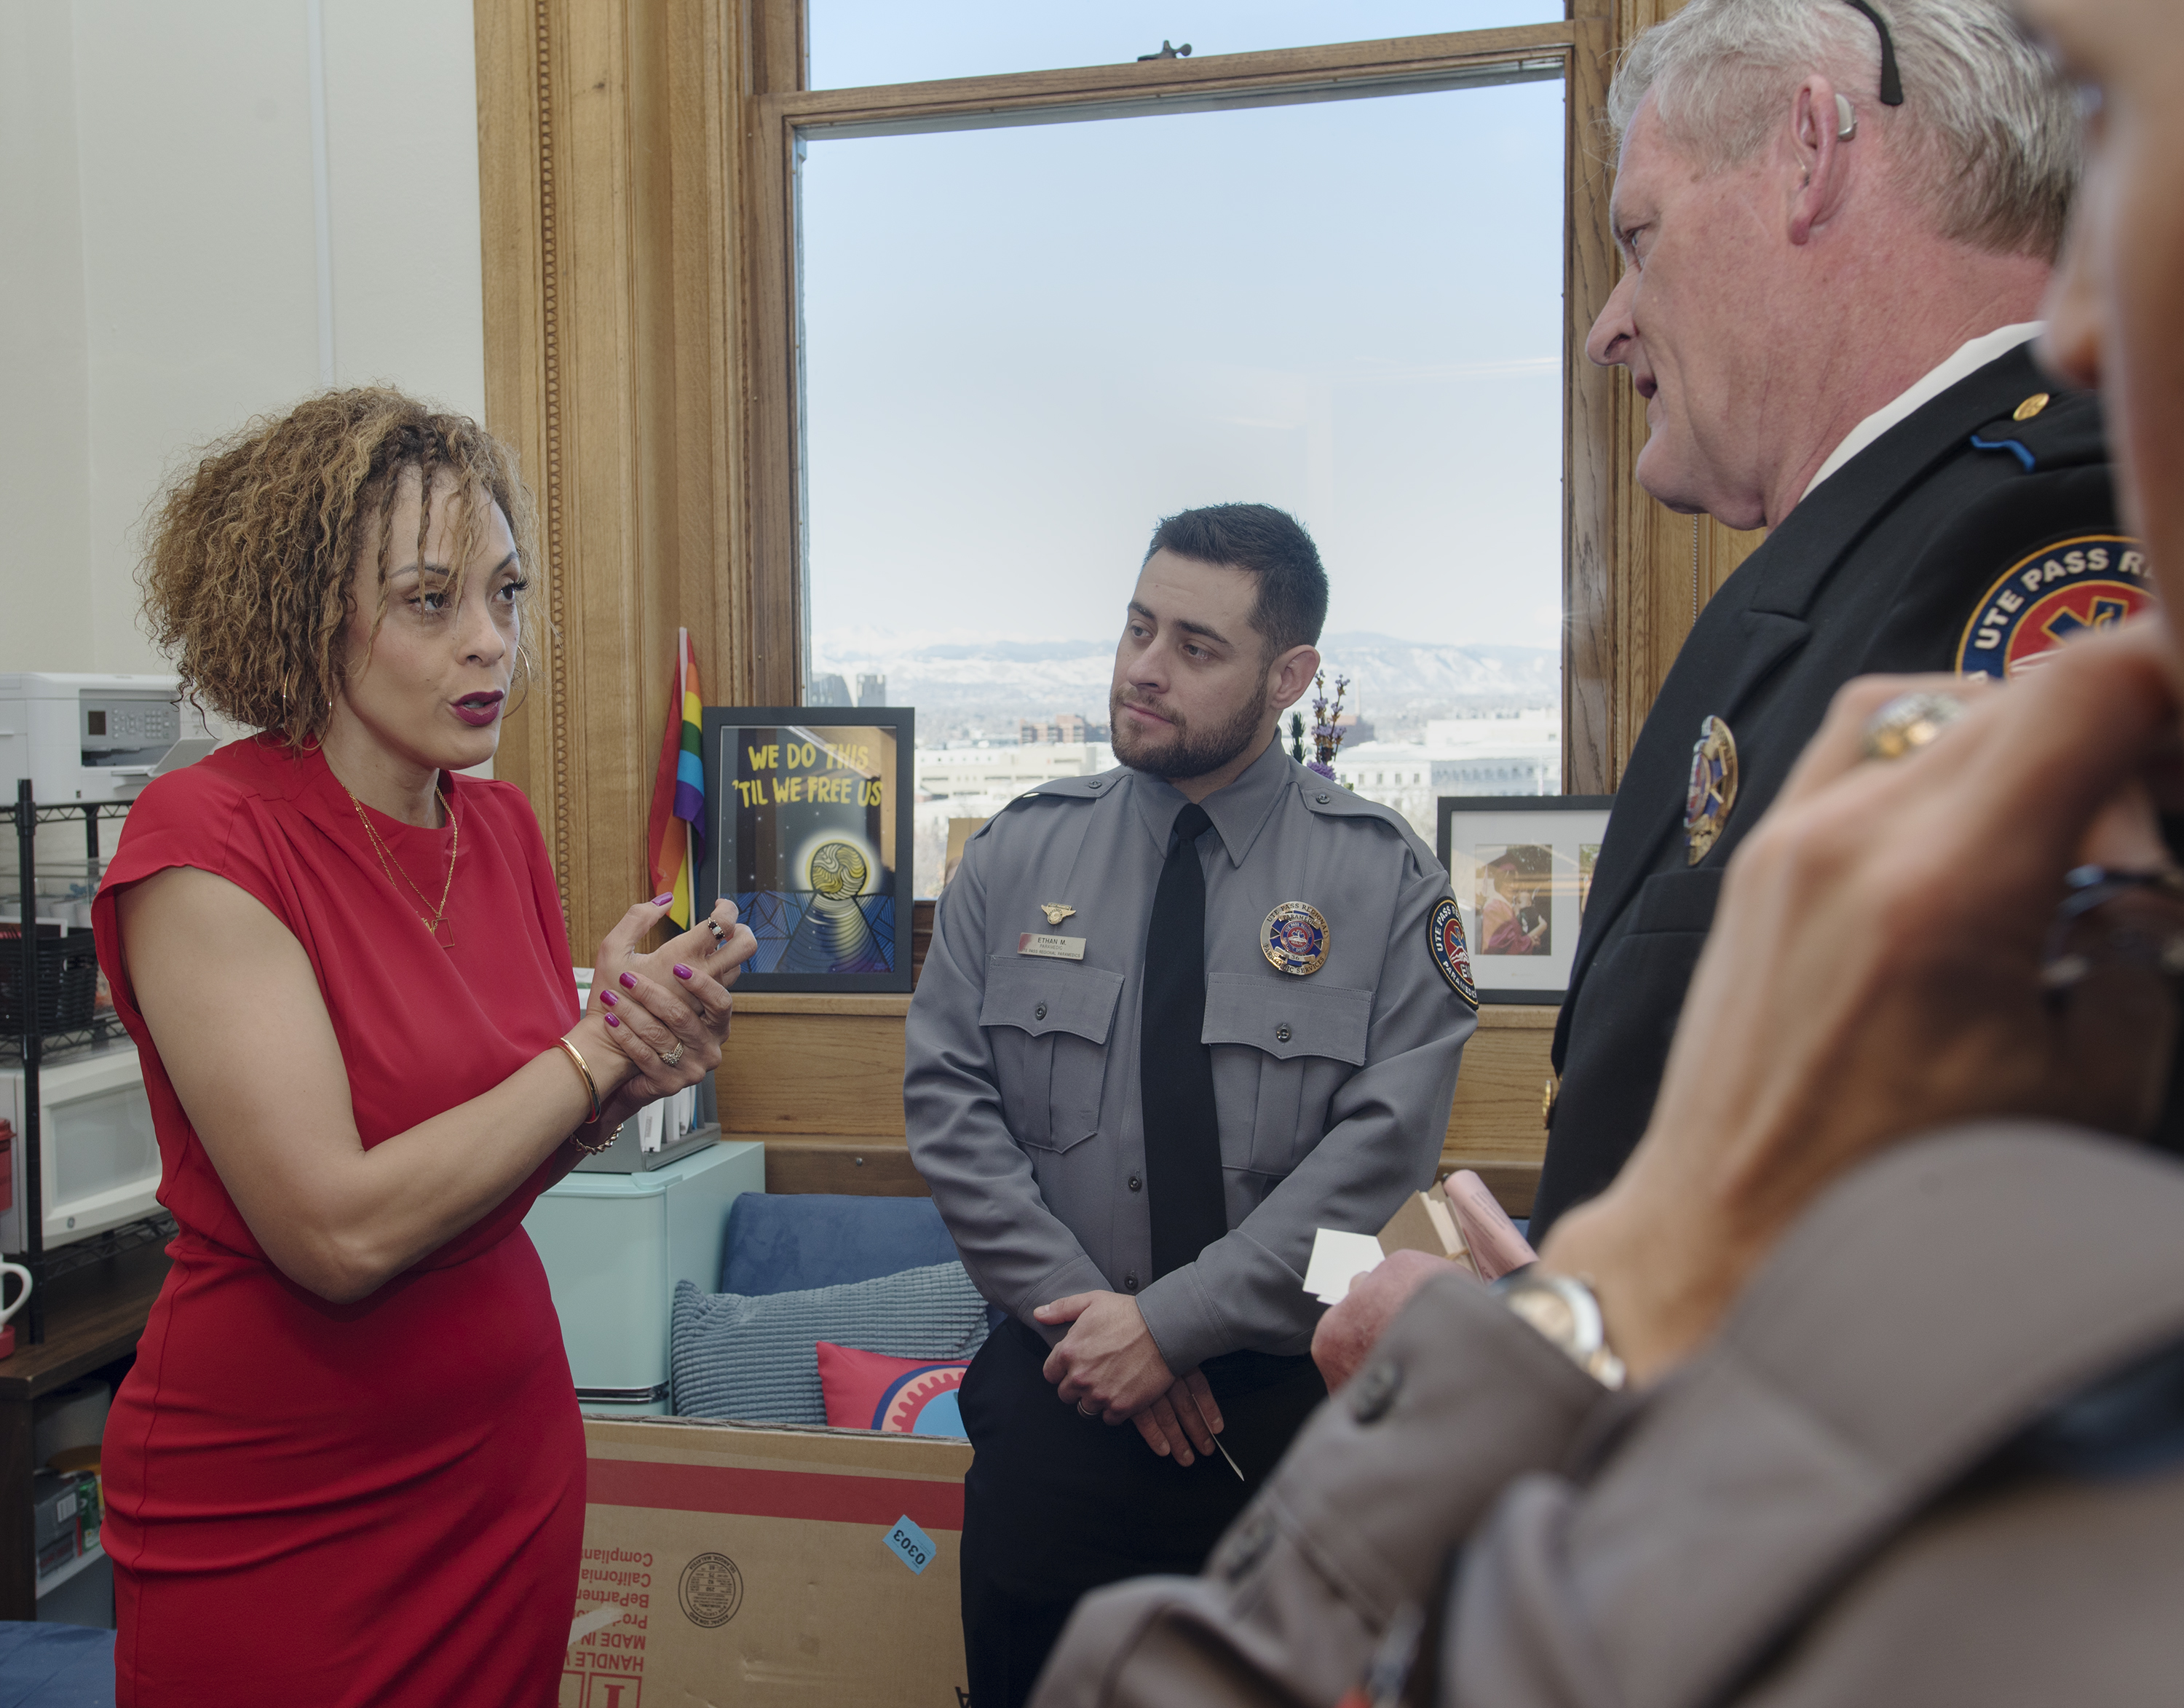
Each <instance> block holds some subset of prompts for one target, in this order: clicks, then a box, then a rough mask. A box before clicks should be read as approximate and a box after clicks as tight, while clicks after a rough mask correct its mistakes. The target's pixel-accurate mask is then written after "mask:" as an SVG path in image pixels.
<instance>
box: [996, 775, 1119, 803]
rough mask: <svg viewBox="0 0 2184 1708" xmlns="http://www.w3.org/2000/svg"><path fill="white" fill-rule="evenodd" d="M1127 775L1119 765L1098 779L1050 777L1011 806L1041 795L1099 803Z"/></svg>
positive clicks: (1025, 791) (1022, 795)
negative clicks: (1102, 796)
mask: <svg viewBox="0 0 2184 1708" xmlns="http://www.w3.org/2000/svg"><path fill="white" fill-rule="evenodd" d="M1125 774H1126V773H1125V771H1124V768H1123V767H1121V766H1119V765H1118V766H1117V767H1115V768H1114V769H1113V770H1112V771H1102V772H1101V773H1100V774H1099V775H1098V776H1096V777H1050V778H1049V779H1047V780H1046V781H1045V782H1044V783H1042V784H1039V786H1038V787H1037V788H1036V789H1027V790H1024V792H1023V793H1022V794H1021V795H1017V797H1016V800H1015V801H1010V803H1009V805H1010V806H1011V807H1013V806H1015V805H1016V804H1017V801H1028V800H1030V799H1032V797H1033V796H1034V795H1060V796H1061V797H1062V798H1063V799H1064V800H1067V801H1097V800H1098V799H1099V798H1100V796H1101V795H1106V794H1110V793H1112V791H1113V790H1114V787H1115V784H1117V782H1119V781H1120V780H1121V779H1123V776H1124V775H1125Z"/></svg>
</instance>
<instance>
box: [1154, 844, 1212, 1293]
mask: <svg viewBox="0 0 2184 1708" xmlns="http://www.w3.org/2000/svg"><path fill="white" fill-rule="evenodd" d="M1212 828H1213V821H1212V819H1210V818H1207V817H1206V809H1205V808H1204V807H1200V806H1197V805H1195V804H1193V805H1190V806H1186V807H1184V809H1183V811H1182V812H1178V813H1177V814H1176V816H1175V829H1174V830H1173V832H1172V833H1171V834H1170V837H1169V840H1168V849H1167V864H1166V865H1165V866H1163V867H1162V868H1161V876H1160V888H1159V889H1158V890H1155V891H1154V892H1153V917H1152V924H1151V926H1150V927H1149V928H1148V929H1146V932H1145V1013H1144V1016H1143V1018H1142V1019H1141V1020H1140V1022H1139V1032H1138V1076H1139V1080H1140V1081H1141V1084H1142V1088H1143V1092H1144V1097H1145V1186H1146V1188H1147V1190H1148V1191H1150V1192H1151V1194H1152V1218H1153V1274H1154V1275H1156V1276H1158V1275H1166V1274H1167V1272H1168V1271H1169V1270H1178V1269H1181V1268H1182V1267H1183V1266H1184V1264H1189V1263H1195V1262H1196V1261H1197V1260H1198V1254H1199V1253H1201V1252H1202V1251H1204V1250H1205V1249H1206V1247H1208V1246H1210V1245H1212V1243H1213V1242H1214V1241H1216V1240H1217V1239H1219V1238H1220V1237H1221V1236H1223V1234H1225V1233H1227V1232H1228V1231H1229V1211H1228V1206H1227V1203H1226V1201H1225V1194H1224V1192H1223V1186H1222V1182H1221V1123H1220V1116H1219V1114H1218V1112H1217V1110H1216V1109H1215V1108H1214V1105H1213V1052H1212V1051H1211V1050H1210V1049H1208V1048H1207V1047H1206V1046H1205V1045H1204V1044H1202V1043H1201V1042H1200V1041H1199V1040H1200V1037H1201V1035H1202V1034H1203V1033H1204V1031H1205V1030H1206V869H1205V868H1203V867H1202V866H1201V865H1200V864H1199V863H1198V839H1199V838H1200V837H1201V836H1203V835H1204V834H1206V832H1207V831H1208V830H1210V829H1212Z"/></svg>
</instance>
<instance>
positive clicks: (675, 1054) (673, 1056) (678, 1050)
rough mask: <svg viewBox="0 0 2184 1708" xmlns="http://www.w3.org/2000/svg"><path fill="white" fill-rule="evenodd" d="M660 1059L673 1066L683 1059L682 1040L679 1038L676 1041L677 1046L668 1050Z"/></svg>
mask: <svg viewBox="0 0 2184 1708" xmlns="http://www.w3.org/2000/svg"><path fill="white" fill-rule="evenodd" d="M660 1060H661V1061H662V1062H664V1063H666V1064H667V1065H668V1066H669V1067H673V1066H674V1065H675V1064H676V1063H677V1062H679V1061H681V1060H682V1040H681V1039H680V1038H677V1040H676V1041H675V1047H674V1048H673V1049H671V1050H670V1051H668V1052H667V1053H666V1055H664V1056H662V1057H661V1058H660Z"/></svg>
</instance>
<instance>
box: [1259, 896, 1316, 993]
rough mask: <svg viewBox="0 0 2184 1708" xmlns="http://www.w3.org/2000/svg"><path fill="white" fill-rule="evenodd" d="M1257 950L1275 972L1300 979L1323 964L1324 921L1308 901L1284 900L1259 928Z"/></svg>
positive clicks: (1314, 971)
mask: <svg viewBox="0 0 2184 1708" xmlns="http://www.w3.org/2000/svg"><path fill="white" fill-rule="evenodd" d="M1259 947H1260V949H1261V950H1262V952H1264V953H1265V955H1266V957H1267V960H1268V963H1270V964H1271V965H1272V966H1273V968H1275V969H1276V970H1277V971H1278V972H1283V973H1293V974H1295V975H1296V976H1297V977H1298V978H1300V979H1301V978H1303V977H1304V976H1305V975H1306V974H1308V973H1317V972H1318V970H1319V969H1320V968H1322V967H1324V966H1325V965H1326V964H1327V918H1326V916H1325V915H1323V913H1321V912H1320V911H1319V909H1318V908H1317V907H1313V906H1312V903H1311V902H1309V901H1284V902H1283V903H1282V904H1281V905H1280V906H1279V907H1276V908H1275V909H1274V910H1273V912H1272V913H1269V914H1268V915H1267V917H1266V918H1265V920H1264V921H1262V923H1261V924H1260V926H1259Z"/></svg>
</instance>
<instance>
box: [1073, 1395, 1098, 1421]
mask: <svg viewBox="0 0 2184 1708" xmlns="http://www.w3.org/2000/svg"><path fill="white" fill-rule="evenodd" d="M1077 1415H1078V1416H1079V1417H1097V1416H1099V1415H1100V1414H1099V1413H1098V1412H1096V1411H1088V1410H1087V1409H1085V1406H1084V1401H1083V1400H1081V1399H1080V1400H1078V1402H1077Z"/></svg>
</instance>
